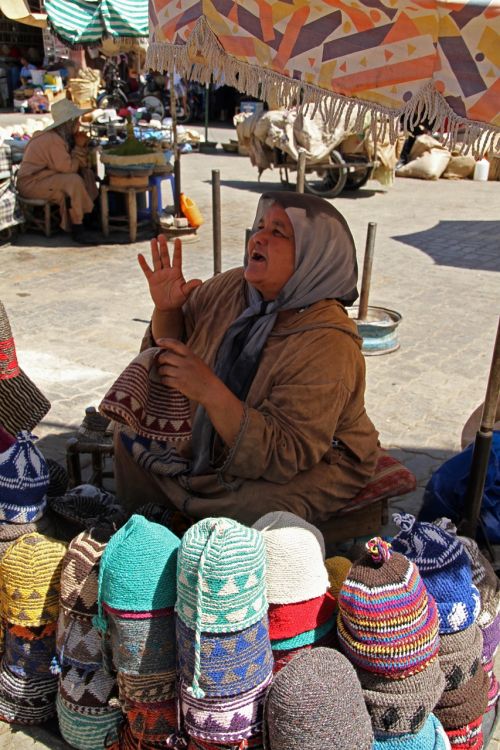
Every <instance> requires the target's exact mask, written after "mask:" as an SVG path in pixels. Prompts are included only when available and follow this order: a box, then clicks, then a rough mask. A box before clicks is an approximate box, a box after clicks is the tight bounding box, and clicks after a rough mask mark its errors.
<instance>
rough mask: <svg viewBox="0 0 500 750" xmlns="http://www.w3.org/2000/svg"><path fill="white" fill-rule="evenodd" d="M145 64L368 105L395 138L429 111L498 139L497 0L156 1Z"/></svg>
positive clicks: (330, 107) (338, 105)
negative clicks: (402, 125)
mask: <svg viewBox="0 0 500 750" xmlns="http://www.w3.org/2000/svg"><path fill="white" fill-rule="evenodd" d="M146 63H147V65H149V66H151V67H153V68H155V69H168V68H173V67H175V68H176V69H177V70H178V71H179V72H180V73H182V74H183V75H191V76H192V77H193V78H195V79H197V80H200V81H207V80H209V79H210V75H211V74H212V73H215V76H216V77H217V76H221V75H224V79H225V81H226V83H228V84H230V85H232V86H236V87H237V88H238V89H240V91H245V92H246V93H248V94H250V95H253V96H256V97H258V98H261V99H267V98H272V99H273V101H278V102H279V103H280V104H282V105H284V106H290V104H292V103H293V102H294V101H297V99H298V98H300V101H303V102H310V101H312V102H317V103H318V104H319V105H320V106H321V107H324V108H325V111H326V112H327V113H328V115H329V117H330V119H331V120H333V121H334V120H335V119H337V120H338V119H339V118H340V117H342V116H344V114H345V113H346V108H349V107H351V108H352V107H354V106H356V105H359V104H361V105H362V106H361V107H360V108H359V116H360V122H361V120H362V118H364V116H365V115H366V112H367V111H368V110H371V111H376V112H378V113H379V115H380V117H379V122H380V121H383V122H385V123H386V124H387V125H388V126H389V127H390V129H391V132H392V134H393V135H395V133H396V130H397V128H398V126H399V119H400V118H402V119H403V120H406V122H408V121H417V120H421V119H422V118H424V117H426V118H427V119H430V120H431V121H432V120H433V119H434V120H435V123H436V128H439V127H441V128H445V129H446V130H447V131H448V132H449V134H450V141H451V142H454V141H455V140H456V138H457V136H458V131H459V130H461V131H462V135H461V138H464V136H465V139H466V141H467V142H468V143H472V142H475V141H477V139H478V137H481V145H480V150H484V149H485V148H486V147H487V146H488V145H489V144H490V143H491V142H492V141H493V139H495V140H497V139H498V137H499V136H500V0H469V2H451V1H450V0H236V1H235V0H150V46H149V51H148V57H147V61H146ZM464 129H465V133H464V132H463V131H464ZM476 145H477V144H476Z"/></svg>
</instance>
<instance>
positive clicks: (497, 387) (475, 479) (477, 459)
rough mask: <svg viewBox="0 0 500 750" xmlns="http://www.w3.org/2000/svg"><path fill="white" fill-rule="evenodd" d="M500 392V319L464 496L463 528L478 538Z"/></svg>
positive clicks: (464, 531)
mask: <svg viewBox="0 0 500 750" xmlns="http://www.w3.org/2000/svg"><path fill="white" fill-rule="evenodd" d="M499 391H500V320H499V323H498V328H497V336H496V340H495V348H494V350H493V358H492V361H491V367H490V375H489V378H488V385H487V388H486V396H485V399H484V406H483V414H482V417H481V424H480V427H479V430H478V431H477V433H476V440H475V442H474V449H473V452H472V461H471V466H470V474H469V481H468V484H467V491H466V493H465V498H464V520H463V523H462V524H461V526H460V531H461V532H462V533H464V534H465V535H466V536H469V537H471V538H472V539H474V538H475V536H476V532H477V525H478V521H479V516H480V513H481V504H482V500H483V492H484V483H485V481H486V473H487V471H488V462H489V458H490V450H491V443H492V440H493V425H494V423H495V417H496V410H497V403H498V393H499Z"/></svg>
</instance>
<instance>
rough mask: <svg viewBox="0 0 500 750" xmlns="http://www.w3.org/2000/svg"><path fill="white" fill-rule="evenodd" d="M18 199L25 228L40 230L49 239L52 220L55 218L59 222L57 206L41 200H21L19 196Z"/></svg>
mask: <svg viewBox="0 0 500 750" xmlns="http://www.w3.org/2000/svg"><path fill="white" fill-rule="evenodd" d="M18 199H19V204H20V206H21V209H22V212H23V214H24V223H25V224H26V226H27V227H34V228H35V229H41V230H42V231H43V232H44V233H45V236H46V237H50V235H51V234H52V224H53V221H54V219H55V218H56V217H57V221H58V222H59V206H58V204H57V203H51V202H50V201H47V200H44V199H43V198H23V197H22V196H21V195H19V196H18Z"/></svg>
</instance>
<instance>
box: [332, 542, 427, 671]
mask: <svg viewBox="0 0 500 750" xmlns="http://www.w3.org/2000/svg"><path fill="white" fill-rule="evenodd" d="M366 549H367V552H366V553H365V554H364V555H363V556H362V557H361V558H360V559H359V560H358V561H357V562H356V563H354V564H353V566H352V568H351V570H350V571H349V575H348V576H347V578H346V579H345V581H344V584H343V586H342V588H341V590H340V593H339V598H338V605H339V618H338V636H339V643H340V647H341V649H342V651H344V653H345V654H346V656H348V658H349V659H350V660H351V661H352V662H353V663H354V664H355V665H356V666H357V667H361V668H362V669H365V670H367V671H369V672H374V673H377V674H381V675H385V676H386V677H394V678H402V677H406V676H408V675H410V674H413V673H414V672H418V671H419V670H421V669H424V668H425V666H426V664H427V663H428V662H429V661H430V660H431V659H433V658H435V657H436V656H437V652H438V648H439V637H438V627H439V622H438V614H437V609H436V604H435V602H434V599H433V598H432V596H430V595H428V593H427V590H426V588H425V586H424V583H423V581H422V579H421V578H420V575H419V572H418V569H417V567H416V566H415V565H414V564H413V563H412V562H410V561H409V560H407V559H406V557H404V556H403V555H400V554H398V553H397V552H394V553H393V552H392V551H391V549H390V545H389V544H388V543H387V542H384V541H383V540H382V539H381V538H380V537H375V538H374V539H371V540H370V541H369V542H368V543H367V544H366Z"/></svg>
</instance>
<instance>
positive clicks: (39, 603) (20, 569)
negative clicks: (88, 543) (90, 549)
mask: <svg viewBox="0 0 500 750" xmlns="http://www.w3.org/2000/svg"><path fill="white" fill-rule="evenodd" d="M65 553H66V545H65V544H63V543H62V542H58V541H56V540H55V539H51V538H50V537H45V536H42V535H41V534H36V533H35V534H26V535H25V536H22V537H21V538H20V539H17V540H16V541H15V542H13V543H12V544H11V545H10V547H9V548H8V550H7V551H6V553H5V554H4V556H3V558H2V561H1V562H0V609H1V611H2V615H3V617H4V618H5V619H6V620H7V621H8V622H11V623H14V624H17V625H26V626H27V627H33V626H36V625H44V624H45V623H48V622H55V621H56V620H57V615H58V613H59V582H60V577H61V568H62V561H63V557H64V555H65Z"/></svg>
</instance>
